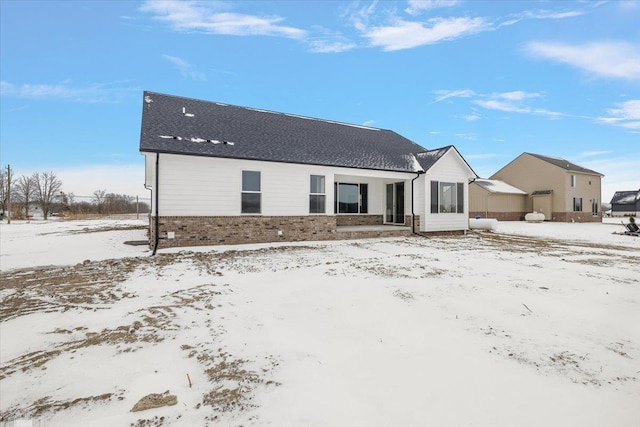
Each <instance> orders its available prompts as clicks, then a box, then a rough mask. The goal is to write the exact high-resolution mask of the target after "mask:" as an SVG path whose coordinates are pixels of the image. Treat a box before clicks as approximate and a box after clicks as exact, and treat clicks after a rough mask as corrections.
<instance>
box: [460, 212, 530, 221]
mask: <svg viewBox="0 0 640 427" xmlns="http://www.w3.org/2000/svg"><path fill="white" fill-rule="evenodd" d="M525 215H526V214H525V213H524V212H500V211H496V212H493V211H488V212H486V211H483V212H480V211H469V218H475V217H480V218H495V219H497V220H498V221H522V220H523V219H524V216H525Z"/></svg>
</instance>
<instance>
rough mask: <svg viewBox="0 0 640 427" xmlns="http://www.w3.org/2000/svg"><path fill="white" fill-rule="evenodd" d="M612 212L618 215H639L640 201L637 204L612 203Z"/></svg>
mask: <svg viewBox="0 0 640 427" xmlns="http://www.w3.org/2000/svg"><path fill="white" fill-rule="evenodd" d="M611 213H612V214H618V215H622V216H624V215H637V214H638V213H640V202H639V203H635V204H622V203H614V204H612V205H611Z"/></svg>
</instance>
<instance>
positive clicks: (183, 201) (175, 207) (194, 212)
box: [148, 154, 415, 216]
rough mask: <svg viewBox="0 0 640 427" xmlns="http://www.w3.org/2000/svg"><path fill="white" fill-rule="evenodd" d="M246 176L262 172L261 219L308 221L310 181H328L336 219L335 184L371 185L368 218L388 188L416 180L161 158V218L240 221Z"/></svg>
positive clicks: (351, 171)
mask: <svg viewBox="0 0 640 427" xmlns="http://www.w3.org/2000/svg"><path fill="white" fill-rule="evenodd" d="M148 157H152V158H153V166H154V167H155V154H151V155H148ZM242 170H250V171H260V172H261V193H262V197H261V199H262V200H261V215H263V216H298V215H309V176H310V175H323V176H325V209H326V211H327V213H328V214H329V215H333V184H334V182H335V181H336V179H337V180H338V181H340V182H354V183H367V184H369V186H368V190H369V201H368V208H369V214H377V215H381V214H382V213H383V197H382V194H383V188H384V187H383V184H384V182H386V181H401V180H409V181H408V182H410V179H411V178H412V177H413V176H415V174H411V173H401V172H385V171H373V170H365V169H350V168H335V167H326V166H324V167H323V166H314V165H301V164H291V163H278V162H263V161H252V160H239V159H222V158H215V157H198V156H185V155H176V154H160V193H159V196H160V201H159V205H160V215H161V216H227V215H230V216H232V215H240V214H241V213H240V206H241V189H242V173H241V171H242ZM328 189H330V190H329V191H327V190H328ZM407 199H408V197H407ZM408 211H410V207H409V208H408Z"/></svg>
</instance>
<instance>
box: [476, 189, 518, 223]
mask: <svg viewBox="0 0 640 427" xmlns="http://www.w3.org/2000/svg"><path fill="white" fill-rule="evenodd" d="M526 201H527V195H526V194H507V193H492V192H490V191H487V190H485V189H484V188H482V187H480V186H479V185H477V184H473V183H472V184H470V185H469V218H475V217H476V216H478V215H479V216H481V217H483V218H495V219H497V220H499V221H519V220H520V219H521V218H522V217H523V216H524V215H525V214H526V209H525V206H526Z"/></svg>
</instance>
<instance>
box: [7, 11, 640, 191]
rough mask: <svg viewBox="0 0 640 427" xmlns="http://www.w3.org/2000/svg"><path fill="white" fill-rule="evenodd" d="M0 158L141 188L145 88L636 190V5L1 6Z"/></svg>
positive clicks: (82, 184)
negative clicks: (534, 160) (547, 165)
mask: <svg viewBox="0 0 640 427" xmlns="http://www.w3.org/2000/svg"><path fill="white" fill-rule="evenodd" d="M0 5H1V10H0V17H1V18H0V19H1V22H0V27H1V30H0V31H1V34H0V60H1V67H0V73H1V75H0V80H1V83H0V84H1V87H0V89H1V92H0V144H1V146H0V155H1V157H2V159H1V163H2V165H6V164H7V163H10V164H11V165H12V167H13V169H14V171H15V173H16V174H18V175H20V174H27V173H31V172H34V171H47V170H52V171H54V172H57V173H58V175H59V176H60V177H61V178H62V180H63V184H64V190H65V191H67V192H74V193H75V194H77V195H85V194H91V193H92V192H93V190H96V189H103V188H104V189H107V190H108V191H110V192H117V193H127V194H131V195H139V196H141V197H147V196H148V192H147V191H146V190H144V188H143V180H144V178H143V171H144V165H143V157H142V156H141V155H140V154H139V152H138V145H139V135H140V118H141V110H142V91H144V90H150V91H155V92H162V93H168V94H173V95H179V96H186V97H192V98H199V99H205V100H211V101H218V102H223V103H228V104H235V105H241V106H248V107H255V108H261V109H269V110H274V111H280V112H286V113H293V114H298V115H305V116H311V117H317V118H323V119H330V120H337V121H342V122H347V123H354V124H362V125H368V126H373V127H379V128H385V129H391V130H394V131H396V132H398V133H399V134H401V135H403V136H405V137H407V138H409V139H411V140H413V141H415V142H417V143H418V144H420V145H422V146H424V147H425V148H438V147H441V146H445V145H450V144H453V145H455V146H456V147H457V148H458V150H459V151H460V152H461V153H462V155H463V156H464V157H465V158H466V159H467V161H468V162H469V164H470V165H471V166H472V167H473V168H474V170H475V171H476V172H477V173H478V174H479V175H480V176H482V177H488V176H490V175H491V174H492V173H494V172H496V171H497V170H498V169H500V168H501V167H502V166H504V165H505V164H507V163H508V162H509V161H511V160H513V159H514V158H515V157H516V156H518V155H519V154H521V153H522V152H532V153H537V154H543V155H548V156H555V157H562V158H565V159H567V160H570V161H573V162H575V163H578V164H580V165H582V166H585V167H589V168H592V169H595V170H597V171H598V172H601V173H603V174H605V175H606V176H605V178H604V180H603V200H604V201H608V200H609V199H610V198H611V196H612V195H613V192H614V191H616V190H632V189H637V188H640V143H639V142H640V25H638V23H639V22H640V1H601V2H597V1H589V2H584V1H574V2H569V1H544V2H533V1H532V2H525V1H486V2H485V1H466V2H465V1H447V0H431V1H394V2H391V1H388V2H384V1H378V2H376V1H367V2H364V1H354V2H352V1H257V2H252V1H242V2H212V1H206V2H197V1H184V2H183V1H157V2H156V1H148V2H147V1H139V2H138V1H114V2H111V1H86V2H83V1H15V0H0Z"/></svg>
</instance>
